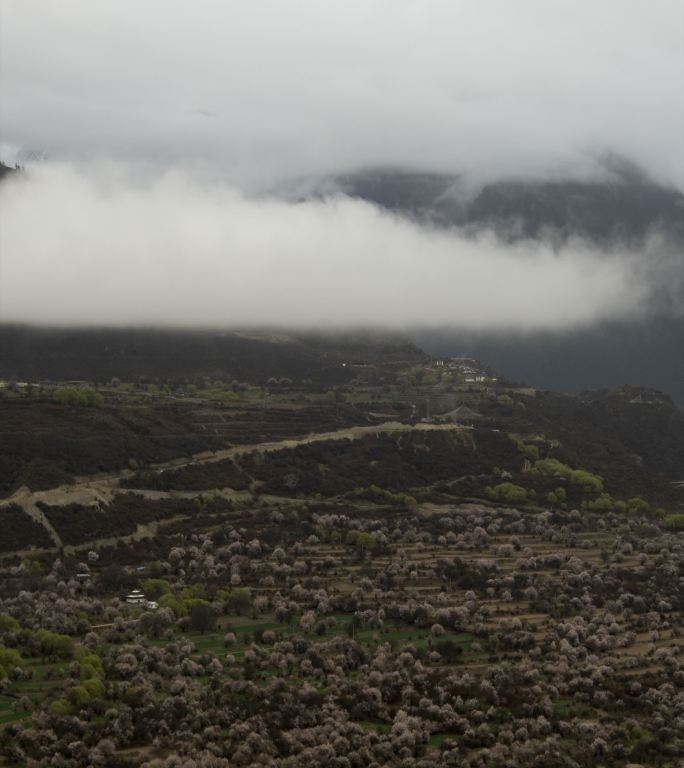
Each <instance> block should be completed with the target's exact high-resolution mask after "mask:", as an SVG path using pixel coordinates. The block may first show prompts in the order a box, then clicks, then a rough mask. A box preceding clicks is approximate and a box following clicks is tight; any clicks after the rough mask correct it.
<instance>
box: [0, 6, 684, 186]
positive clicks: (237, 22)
mask: <svg viewBox="0 0 684 768" xmlns="http://www.w3.org/2000/svg"><path fill="white" fill-rule="evenodd" d="M683 40H684V3H682V2H681V0H628V2H626V1H625V0H596V1H594V2H589V1H588V0H585V1H584V2H577V0H515V2H511V0H478V1H477V2H472V0H193V1H192V2H188V0H117V1H116V2H111V0H59V2H55V1H54V0H0V137H1V139H2V142H3V144H4V153H5V155H6V156H9V155H11V153H12V152H14V151H16V150H17V148H23V149H24V150H33V151H36V150H37V151H44V152H46V153H47V154H48V156H49V157H51V158H53V159H57V160H65V159H67V160H68V159H71V160H80V161H83V160H87V161H89V160H92V159H94V158H97V159H101V158H107V159H116V160H118V161H123V162H129V163H130V162H134V163H137V164H140V165H141V166H152V167H153V168H156V169H161V168H168V167H170V166H177V165H178V164H183V165H185V166H189V165H193V166H195V167H201V168H202V169H204V171H205V172H206V173H209V174H212V175H217V176H219V177H221V178H224V179H226V180H228V181H229V182H230V183H233V184H238V185H240V186H242V187H249V186H252V187H253V186H259V185H264V184H268V183H271V182H272V181H273V180H277V179H282V178H287V177H290V176H293V175H295V176H297V175H308V174H318V173H326V172H328V171H334V170H350V169H353V168H357V167H360V166H366V165H386V164H389V165H402V166H409V167H420V168H429V169H432V170H446V171H449V172H464V173H470V174H474V175H475V176H477V177H478V178H480V177H483V176H484V177H490V176H496V177H499V176H502V175H537V174H549V173H551V174H566V173H569V172H572V173H581V172H584V171H586V168H587V167H591V166H592V162H593V159H594V158H595V157H596V156H597V155H600V154H602V153H604V152H606V151H612V152H617V153H619V154H623V155H625V156H627V157H629V158H631V159H632V160H634V161H635V162H637V163H639V164H640V165H642V166H643V167H644V168H645V169H646V170H647V172H648V173H650V174H651V175H652V176H654V177H655V178H656V179H658V180H659V181H664V182H668V183H671V184H675V185H676V186H678V187H680V188H684V96H683V94H684V43H683Z"/></svg>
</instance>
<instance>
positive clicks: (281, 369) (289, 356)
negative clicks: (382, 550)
mask: <svg viewBox="0 0 684 768" xmlns="http://www.w3.org/2000/svg"><path fill="white" fill-rule="evenodd" d="M425 357H426V355H425V354H424V353H423V352H422V351H421V350H419V349H417V348H416V347H415V346H414V345H413V344H411V343H410V342H408V341H406V340H405V339H403V338H399V337H387V336H384V337H377V336H374V335H371V334H367V335H364V334H331V335H326V336H325V337H323V336H317V335H315V334H300V335H297V334H287V333H283V332H273V333H269V332H267V331H263V330H262V331H258V332H257V331H244V332H239V331H210V330H199V331H189V330H171V329H166V330H164V329H152V328H147V329H146V328H42V327H34V326H20V325H0V378H5V379H31V380H34V381H35V380H39V379H53V380H62V381H63V380H70V379H84V380H88V381H101V382H102V381H108V380H110V379H112V378H119V379H122V380H126V381H131V380H133V379H138V378H140V377H144V378H148V379H149V380H151V381H153V380H164V379H184V380H192V379H196V378H221V379H226V378H235V379H239V380H241V381H242V380H245V381H249V382H251V383H254V384H263V383H265V382H266V381H267V380H268V379H269V378H271V377H276V378H283V377H286V378H291V379H297V380H301V379H311V378H313V379H316V380H318V381H322V382H326V383H327V384H335V383H342V382H345V381H347V380H348V379H351V378H353V377H354V376H355V375H357V373H356V368H355V366H367V365H369V364H373V365H374V366H377V367H378V368H379V369H380V370H381V371H382V372H383V375H387V376H390V377H391V375H392V370H393V368H394V367H396V365H405V364H417V363H420V362H422V361H423V360H424V359H425Z"/></svg>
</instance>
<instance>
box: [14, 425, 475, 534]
mask: <svg viewBox="0 0 684 768" xmlns="http://www.w3.org/2000/svg"><path fill="white" fill-rule="evenodd" d="M464 429H469V428H468V427H462V426H460V425H457V424H423V423H419V424H402V423H401V422H398V421H388V422H385V423H383V424H376V425H371V426H356V427H346V428H344V429H339V430H336V431H333V432H313V433H311V434H309V435H306V436H305V437H300V438H288V439H285V440H274V441H268V442H263V443H254V444H250V445H238V446H234V447H232V448H226V449H223V450H220V451H214V452H211V451H206V452H203V453H199V454H195V455H194V456H190V457H184V458H178V459H173V460H172V461H167V462H164V463H161V464H153V465H151V467H150V469H152V470H159V471H161V470H164V469H178V468H180V467H187V466H192V465H196V464H208V463H211V462H218V461H224V460H226V459H234V458H238V457H240V456H244V455H247V454H250V453H257V452H258V453H265V452H269V451H280V450H284V449H290V448H296V447H297V446H298V445H307V444H309V443H315V442H322V441H328V440H357V439H359V438H361V437H365V436H366V435H379V434H389V433H393V432H425V431H452V432H453V431H460V430H464ZM132 474H133V472H132V471H131V470H130V469H125V470H120V471H118V472H108V473H100V474H97V475H88V476H84V477H77V478H76V480H75V482H74V483H73V484H71V485H60V486H57V487H55V488H48V489H46V490H42V491H31V490H30V489H29V488H26V487H25V486H22V487H21V488H20V489H19V490H18V491H16V492H15V493H14V494H13V495H12V496H10V497H9V498H7V499H4V500H3V502H2V503H3V505H9V504H16V505H17V506H19V507H21V508H22V509H23V510H24V512H25V513H26V514H27V515H29V516H30V517H31V518H32V519H33V520H35V521H36V522H38V523H40V524H41V525H42V526H43V527H44V528H45V529H46V531H47V532H48V534H49V535H50V538H51V539H52V541H53V542H54V543H55V546H56V547H57V548H61V546H62V542H61V540H60V537H59V534H58V533H57V531H56V530H55V529H54V527H53V526H52V525H51V523H50V521H49V520H48V519H47V517H46V516H45V514H44V513H43V512H42V511H41V510H40V508H39V507H38V506H36V505H37V503H38V502H42V503H44V504H48V505H49V506H65V505H68V504H80V505H81V506H86V507H88V506H99V507H102V506H106V505H107V504H109V502H111V500H112V499H113V497H114V496H115V495H116V494H117V493H119V492H120V491H121V488H120V486H119V481H120V480H122V479H124V478H127V477H130V476H131V475H132ZM216 491H220V492H221V495H224V496H226V495H228V496H230V497H235V498H240V497H244V496H246V495H247V494H246V493H240V492H237V491H228V490H227V489H216ZM127 492H130V493H136V494H138V495H139V496H143V497H145V498H154V499H159V498H164V497H174V498H179V497H188V498H192V497H194V496H196V495H197V492H195V491H185V492H184V491H168V492H167V491H152V490H144V489H142V490H139V489H127ZM0 509H1V507H0Z"/></svg>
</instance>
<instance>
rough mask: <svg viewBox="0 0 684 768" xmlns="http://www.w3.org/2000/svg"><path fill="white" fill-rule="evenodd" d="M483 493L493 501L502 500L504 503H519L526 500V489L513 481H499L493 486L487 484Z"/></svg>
mask: <svg viewBox="0 0 684 768" xmlns="http://www.w3.org/2000/svg"><path fill="white" fill-rule="evenodd" d="M485 493H486V494H487V496H488V497H489V498H490V499H493V500H494V501H502V502H504V503H505V504H521V503H523V502H525V501H527V491H526V490H525V489H524V488H523V487H522V486H520V485H516V484H515V483H499V484H498V485H495V486H494V487H493V488H492V487H491V486H487V488H486V489H485Z"/></svg>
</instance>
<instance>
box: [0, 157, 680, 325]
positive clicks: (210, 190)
mask: <svg viewBox="0 0 684 768" xmlns="http://www.w3.org/2000/svg"><path fill="white" fill-rule="evenodd" d="M0 216H1V217H2V225H1V227H0V321H2V322H30V323H50V324H113V325H131V324H162V325H165V324H166V325H176V326H177V325H188V326H232V325H245V324H250V325H258V324H263V325H283V326H314V327H323V328H335V327H342V326H355V325H377V326H381V327H383V326H384V327H392V328H398V329H402V328H407V327H415V326H437V325H439V326H457V327H459V328H462V329H470V330H481V331H500V330H515V331H523V332H524V331H534V330H542V329H549V330H563V329H569V328H575V327H582V326H587V325H591V324H593V323H596V322H599V321H603V320H609V319H623V318H627V317H631V316H635V315H639V314H643V313H645V312H648V311H650V309H651V307H652V302H653V301H654V300H656V299H657V298H658V297H659V296H661V294H662V291H663V290H664V289H665V286H667V285H668V281H670V284H669V289H668V291H669V293H668V294H667V295H669V296H672V295H679V294H677V290H680V288H673V287H672V284H671V280H670V278H671V276H672V274H674V273H675V272H676V269H675V268H674V267H673V264H672V257H671V256H670V257H668V258H666V259H664V260H662V263H663V264H664V265H665V266H664V268H663V270H661V269H660V267H659V266H657V265H659V264H660V263H661V260H660V259H659V258H658V259H655V257H654V260H653V261H652V262H651V261H649V264H651V263H652V265H653V268H651V267H648V268H646V267H645V266H644V259H645V258H646V255H645V254H639V255H638V256H637V255H635V254H629V253H622V252H619V251H615V252H612V253H606V252H597V251H596V250H595V249H592V248H590V247H589V246H587V245H585V244H581V243H577V244H573V245H570V246H568V247H567V248H564V249H563V250H562V251H561V252H554V251H553V250H552V249H551V247H547V246H545V245H543V244H534V245H532V244H529V243H528V244H521V245H516V246H510V245H506V244H503V243H501V242H500V241H498V240H496V239H495V238H494V236H482V237H480V238H477V239H468V238H466V237H463V236H460V235H459V234H458V233H455V232H437V231H432V230H429V229H426V228H424V227H421V226H419V225H417V224H413V223H411V222H408V221H406V220H403V219H400V218H397V217H394V216H391V215H389V214H387V213H385V212H381V211H380V210H379V209H377V208H375V207H374V206H372V205H369V204H367V203H363V202H358V201H352V200H347V199H330V200H325V201H317V202H307V203H301V204H295V205H293V204H287V203H284V202H281V201H277V200H263V199H262V200H255V199H250V198H247V197H245V196H243V195H242V194H241V193H240V192H238V191H236V190H235V189H232V188H229V187H226V186H223V185H216V184H207V183H202V182H198V181H196V180H193V179H192V178H191V177H189V176H188V175H186V174H184V173H181V172H174V173H169V174H166V175H164V176H163V177H161V178H159V179H157V180H155V181H152V182H150V181H139V180H135V179H134V178H132V177H131V176H130V175H129V174H128V173H127V172H126V170H125V169H122V168H121V167H108V168H106V169H103V168H99V169H97V170H93V169H90V170H83V169H81V170H77V169H76V168H74V167H72V166H67V165H46V166H43V167H39V168H36V169H34V170H32V171H31V172H29V173H26V174H21V175H19V174H17V176H16V177H14V178H12V179H11V180H10V181H6V182H4V183H3V184H2V185H0ZM654 247H655V246H654ZM658 247H659V246H658ZM658 247H656V250H657V248H658ZM649 258H650V257H649ZM677 264H678V265H679V266H681V262H679V261H677ZM677 264H675V265H674V266H675V267H676V266H677ZM673 291H674V293H673Z"/></svg>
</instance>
